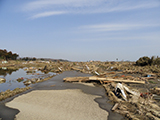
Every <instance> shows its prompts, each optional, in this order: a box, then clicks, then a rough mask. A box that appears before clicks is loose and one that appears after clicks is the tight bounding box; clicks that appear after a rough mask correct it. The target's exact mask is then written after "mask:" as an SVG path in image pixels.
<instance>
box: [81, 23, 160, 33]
mask: <svg viewBox="0 0 160 120" xmlns="http://www.w3.org/2000/svg"><path fill="white" fill-rule="evenodd" d="M158 26H160V25H157V24H151V25H149V24H98V25H87V26H81V27H79V29H82V30H85V31H90V32H94V31H95V32H102V31H123V30H135V29H141V28H145V27H158Z"/></svg>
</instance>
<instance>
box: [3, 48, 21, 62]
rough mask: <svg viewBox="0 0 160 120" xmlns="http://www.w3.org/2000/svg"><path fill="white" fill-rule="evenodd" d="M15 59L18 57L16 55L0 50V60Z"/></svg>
mask: <svg viewBox="0 0 160 120" xmlns="http://www.w3.org/2000/svg"><path fill="white" fill-rule="evenodd" d="M17 57H19V55H18V54H16V53H12V52H11V51H9V52H7V50H6V49H4V50H2V49H0V59H4V60H16V59H17Z"/></svg>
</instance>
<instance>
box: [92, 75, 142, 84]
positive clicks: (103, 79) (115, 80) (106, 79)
mask: <svg viewBox="0 0 160 120" xmlns="http://www.w3.org/2000/svg"><path fill="white" fill-rule="evenodd" d="M89 80H101V81H113V82H124V83H139V84H145V81H135V80H122V79H111V78H99V77H96V76H92V77H89Z"/></svg>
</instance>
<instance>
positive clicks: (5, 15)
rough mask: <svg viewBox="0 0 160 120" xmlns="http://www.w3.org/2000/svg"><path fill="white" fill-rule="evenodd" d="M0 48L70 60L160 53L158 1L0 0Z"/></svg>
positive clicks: (110, 58) (136, 57)
mask: <svg viewBox="0 0 160 120" xmlns="http://www.w3.org/2000/svg"><path fill="white" fill-rule="evenodd" d="M0 49H6V50H7V51H12V52H13V53H17V54H19V56H20V57H36V58H53V59H67V60H70V61H89V60H99V61H115V60H116V59H118V60H119V61H121V60H124V61H125V60H130V61H136V60H137V59H139V58H140V57H142V56H149V57H150V56H160V0H0Z"/></svg>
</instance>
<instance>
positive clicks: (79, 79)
mask: <svg viewBox="0 0 160 120" xmlns="http://www.w3.org/2000/svg"><path fill="white" fill-rule="evenodd" d="M63 81H64V82H87V81H100V83H101V84H104V83H109V82H124V83H139V84H145V81H134V80H122V79H111V78H100V77H96V76H92V77H67V78H64V79H63Z"/></svg>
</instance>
